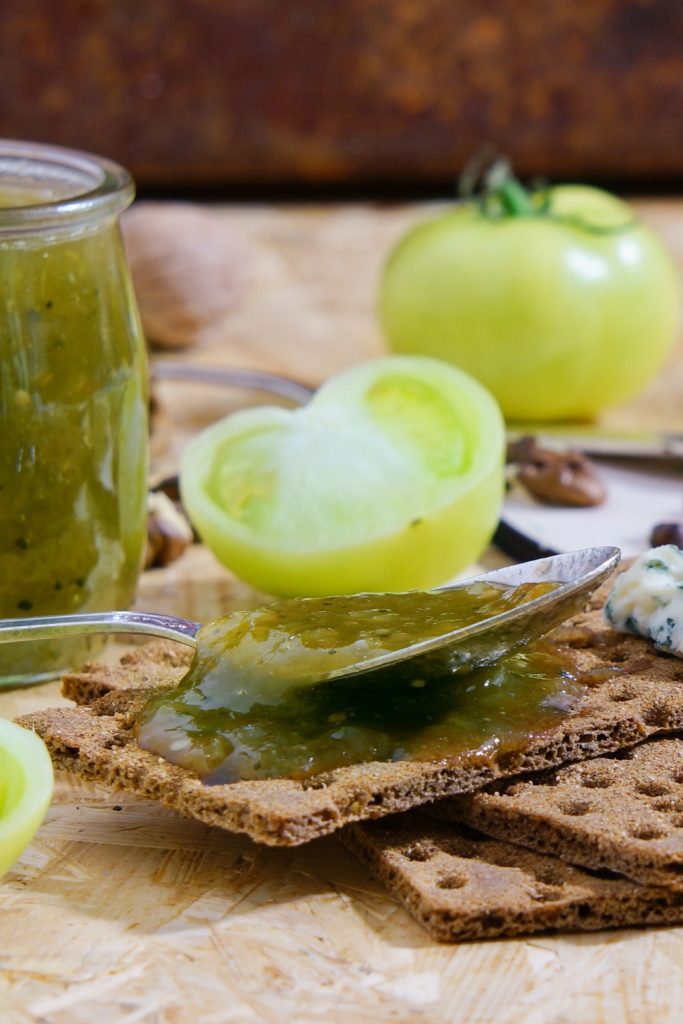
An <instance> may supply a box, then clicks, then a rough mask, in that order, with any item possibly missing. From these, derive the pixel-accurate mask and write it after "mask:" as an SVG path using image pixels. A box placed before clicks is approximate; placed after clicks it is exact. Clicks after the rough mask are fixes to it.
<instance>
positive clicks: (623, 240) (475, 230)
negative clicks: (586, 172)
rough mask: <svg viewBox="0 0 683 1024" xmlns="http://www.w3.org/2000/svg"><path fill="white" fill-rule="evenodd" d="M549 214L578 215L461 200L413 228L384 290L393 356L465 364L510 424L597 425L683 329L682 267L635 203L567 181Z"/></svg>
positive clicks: (383, 311)
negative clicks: (496, 214)
mask: <svg viewBox="0 0 683 1024" xmlns="http://www.w3.org/2000/svg"><path fill="white" fill-rule="evenodd" d="M551 209H552V211H553V213H554V214H555V216H556V217H559V218H562V217H566V218H568V220H566V221H562V220H561V219H555V218H549V217H543V216H507V217H500V218H492V217H490V216H486V215H485V214H484V213H483V212H482V211H481V210H480V208H479V207H478V206H477V205H476V204H474V203H467V204H463V205H461V206H459V207H457V208H455V209H454V210H453V211H452V212H449V213H447V214H446V215H445V216H441V217H439V218H437V219H435V220H433V221H430V222H427V223H425V224H422V225H420V226H418V227H417V228H415V229H414V230H413V231H412V232H410V233H409V234H408V235H407V236H406V237H405V238H404V239H403V241H402V242H400V243H399V245H398V247H397V248H396V249H395V250H394V252H393V254H392V255H391V257H390V259H389V261H388V263H387V266H386V268H385V273H384V277H383V281H382V284H381V289H380V300H379V307H380V318H381V321H382V325H383V328H384V331H385V334H386V338H387V341H388V343H389V346H390V348H391V349H392V350H393V351H394V352H401V353H410V352H412V353H420V354H423V355H431V356H435V357H437V358H440V359H444V360H448V361H450V362H452V363H454V364H456V365H457V366H459V367H460V368H461V369H463V370H465V371H467V372H468V373H470V374H472V376H474V377H475V378H477V379H478V380H480V381H481V382H482V383H483V384H484V385H485V386H486V387H487V388H489V390H490V391H491V392H492V393H493V394H494V395H495V397H496V398H497V399H498V401H499V403H500V405H501V408H502V410H503V413H504V415H505V416H506V418H508V419H534V420H542V419H570V418H578V419H581V418H590V417H592V416H594V415H595V414H596V413H597V412H599V411H600V409H602V408H603V407H605V406H607V405H612V404H615V403H618V402H622V401H625V400H626V399H628V398H630V397H632V396H633V395H635V394H636V393H637V392H638V391H640V390H641V389H642V388H643V387H644V385H645V384H646V383H647V381H648V380H649V379H650V378H651V377H652V376H654V374H655V373H656V372H657V371H658V370H659V369H660V367H661V366H662V363H663V362H664V359H665V358H666V355H667V353H668V351H669V349H670V347H671V345H672V342H673V340H674V338H675V334H676V329H677V326H678V318H679V307H680V286H679V280H678V275H677V272H676V269H675V267H674V265H673V263H672V261H671V259H670V257H669V255H668V253H667V252H666V250H665V249H664V247H663V245H662V243H661V242H660V241H659V239H658V238H657V236H656V235H655V234H654V233H653V232H652V231H651V230H650V229H649V228H648V227H647V226H645V225H644V224H641V223H639V222H637V221H635V220H634V219H633V213H632V211H631V210H630V208H629V207H628V206H627V205H626V204H625V203H622V202H621V201H620V200H619V199H617V198H616V197H614V196H611V195H609V194H608V193H606V192H602V191H601V190H599V189H594V188H590V187H588V186H579V185H566V186H559V187H557V188H556V189H554V190H553V191H552V193H551ZM571 218H579V219H580V220H581V221H583V222H585V223H587V224H589V225H591V226H593V225H594V226H595V230H590V229H589V228H587V227H585V226H582V225H581V224H579V223H573V222H572V221H571Z"/></svg>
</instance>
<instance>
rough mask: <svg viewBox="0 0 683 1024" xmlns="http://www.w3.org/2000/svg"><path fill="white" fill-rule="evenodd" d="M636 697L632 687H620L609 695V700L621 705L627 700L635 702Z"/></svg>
mask: <svg viewBox="0 0 683 1024" xmlns="http://www.w3.org/2000/svg"><path fill="white" fill-rule="evenodd" d="M637 696H638V694H637V693H636V691H635V690H634V689H633V688H632V687H630V686H620V687H619V689H617V690H615V691H614V693H611V694H610V699H611V700H613V701H614V702H615V703H617V704H622V703H624V702H625V701H627V700H635V698H636V697H637Z"/></svg>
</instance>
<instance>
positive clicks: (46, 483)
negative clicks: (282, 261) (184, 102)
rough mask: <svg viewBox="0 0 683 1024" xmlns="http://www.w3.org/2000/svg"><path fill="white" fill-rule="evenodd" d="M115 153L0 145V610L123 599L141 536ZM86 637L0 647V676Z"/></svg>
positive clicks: (45, 673)
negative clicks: (110, 157) (106, 157)
mask: <svg viewBox="0 0 683 1024" xmlns="http://www.w3.org/2000/svg"><path fill="white" fill-rule="evenodd" d="M132 198H133V183H132V180H131V178H130V175H129V174H128V173H127V172H126V171H125V170H123V168H121V167H118V166H117V165H115V164H112V163H110V162H109V161H107V160H102V159H99V158H96V157H93V156H89V155H87V154H84V153H77V152H73V151H71V150H65V149H60V148H57V147H52V146H43V145H33V144H29V143H17V142H0V618H11V617H16V616H31V615H48V614H53V613H62V612H85V611H92V610H106V609H115V608H125V607H126V606H127V605H129V604H130V603H131V602H132V600H133V598H134V595H135V587H136V581H137V577H138V573H139V569H140V565H141V558H142V552H143V546H144V541H145V533H146V529H145V523H146V491H147V384H146V366H145V354H144V347H143V339H142V333H141V329H140V324H139V319H138V315H137V311H136V307H135V300H134V297H133V292H132V287H131V281H130V277H129V273H128V267H127V264H126V259H125V255H124V251H123V245H122V241H121V235H120V231H119V224H118V219H119V215H120V213H121V212H122V210H124V209H125V208H126V207H127V206H128V205H129V204H130V202H131V201H132ZM91 653H92V641H86V640H83V641H80V640H69V641H59V642H45V643H42V644H34V643H21V644H16V643H15V644H7V645H0V685H5V686H7V685H20V684H23V683H29V682H30V683H33V682H38V681H40V680H42V679H47V678H50V677H53V676H55V675H58V674H59V673H60V672H61V671H62V670H64V669H66V668H69V667H74V666H79V665H80V664H81V663H82V662H83V661H84V660H86V659H87V657H88V656H89V655H90V654H91Z"/></svg>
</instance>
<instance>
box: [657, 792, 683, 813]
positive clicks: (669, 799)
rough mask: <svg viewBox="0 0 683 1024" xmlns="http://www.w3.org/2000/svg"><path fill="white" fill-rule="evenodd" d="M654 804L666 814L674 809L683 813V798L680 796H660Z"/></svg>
mask: <svg viewBox="0 0 683 1024" xmlns="http://www.w3.org/2000/svg"><path fill="white" fill-rule="evenodd" d="M652 806H653V807H654V809H655V810H656V811H662V812H663V813H664V814H672V813H673V812H674V811H675V812H677V813H679V814H683V799H681V797H680V796H660V797H658V798H657V799H656V800H653V801H652Z"/></svg>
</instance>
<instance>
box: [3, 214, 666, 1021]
mask: <svg viewBox="0 0 683 1024" xmlns="http://www.w3.org/2000/svg"><path fill="white" fill-rule="evenodd" d="M643 211H644V213H645V215H646V216H648V217H649V218H651V219H654V220H656V221H657V222H658V223H660V224H661V226H662V228H664V229H666V231H667V232H668V234H669V236H670V238H671V239H672V241H673V243H674V246H676V247H678V253H679V256H683V203H678V202H673V201H672V202H668V203H655V204H645V205H644V206H643ZM423 212H424V211H423V210H422V209H420V208H413V207H407V208H405V207H404V208H396V209H378V208H370V207H359V206H353V207H344V208H333V207H330V208H323V209H321V208H318V209H306V210H267V209H264V208H256V209H240V210H234V211H221V212H220V213H218V214H217V216H222V217H225V218H226V222H228V221H229V222H230V224H231V225H233V226H234V227H235V229H236V230H239V231H240V232H242V233H243V234H244V236H245V237H246V238H247V240H248V242H249V245H250V248H251V252H252V259H253V267H252V271H253V274H254V277H253V281H254V284H253V286H252V291H251V292H250V293H249V295H248V297H247V298H246V300H245V304H244V306H243V307H242V308H241V309H240V310H238V311H236V313H235V315H234V317H233V318H232V319H231V320H228V321H226V324H225V325H224V328H223V329H222V331H221V332H219V333H218V334H217V336H216V338H215V339H214V340H213V341H212V342H211V343H210V344H207V345H206V347H205V348H204V349H203V350H202V351H201V352H200V353H197V354H196V357H197V358H199V359H200V361H204V362H207V363H210V362H220V361H222V362H226V363H232V364H241V365H249V363H250V361H252V363H253V365H260V366H262V367H264V368H265V367H271V368H273V369H280V370H282V369H285V370H289V371H290V372H291V373H292V375H294V376H304V373H303V371H304V370H305V368H306V367H307V366H308V367H309V369H311V368H312V371H311V375H310V376H311V377H312V378H316V377H320V376H322V375H324V374H323V367H324V365H325V358H327V364H328V365H329V372H332V371H334V370H336V369H339V368H340V367H341V366H342V365H348V364H349V363H351V362H354V361H357V360H358V359H359V358H363V357H365V356H367V355H370V354H372V353H373V352H377V351H380V350H381V349H380V343H379V339H378V336H377V332H376V328H375V327H374V324H373V319H372V314H371V310H372V298H373V294H374V284H375V280H376V273H377V270H378V268H379V266H380V263H381V259H382V258H383V256H384V254H385V252H386V249H387V246H388V245H389V244H390V242H391V241H392V240H393V239H394V238H395V237H396V236H397V235H398V234H399V233H400V232H401V230H403V228H404V226H405V225H406V224H407V223H409V222H412V221H414V220H415V219H416V218H417V217H418V216H421V215H422V214H423ZM316 254H317V256H316ZM339 267H343V268H345V270H344V274H345V277H346V280H344V281H342V280H340V279H339V278H338V277H337V276H336V275H337V274H338V268H339ZM349 275H352V276H353V283H352V284H351V286H350V287H349V286H348V276H349ZM284 310H287V316H284V315H283V311H284ZM269 345H270V348H271V358H270V361H269V359H268V357H267V351H268V346H269ZM288 350H289V351H290V353H291V355H290V358H289V360H288V359H287V358H286V353H287V351H288ZM307 351H308V353H309V355H310V360H309V361H307ZM252 357H253V360H252ZM682 381H683V363H682V362H681V360H680V359H677V360H675V361H674V362H673V363H672V365H671V368H670V369H669V371H668V372H667V373H666V374H663V375H662V377H661V378H660V379H659V381H658V382H656V383H655V385H654V386H653V387H652V388H651V389H650V390H649V392H648V393H647V394H646V395H645V396H643V397H642V398H641V399H639V400H638V402H637V403H634V404H633V405H632V406H631V407H630V409H628V408H627V409H624V410H620V411H618V412H617V413H615V414H613V418H614V419H615V420H616V421H619V420H620V418H621V420H623V421H624V422H636V421H642V420H643V419H648V418H649V420H650V421H651V422H652V421H657V422H658V421H659V420H658V418H659V419H662V418H666V417H667V416H668V417H669V418H668V420H667V425H669V426H671V425H674V423H673V418H674V416H677V417H678V418H679V419H680V417H681V395H682V394H683V388H682V387H681V382H682ZM163 400H164V402H165V403H166V405H167V412H168V414H169V427H168V431H169V432H168V437H167V438H166V443H165V444H164V445H163V446H162V447H163V458H164V459H165V460H166V464H167V466H171V465H172V462H173V459H174V457H175V453H176V452H177V448H178V446H179V444H180V442H181V440H182V438H183V437H184V436H186V435H187V433H189V432H191V431H192V430H193V429H196V427H197V426H199V425H201V423H202V422H203V421H204V420H206V419H208V418H211V417H213V416H215V415H217V414H218V413H219V412H221V411H223V406H228V405H230V404H231V403H234V402H235V396H234V395H232V396H229V395H225V394H222V393H221V394H216V395H214V396H213V397H212V399H211V400H210V401H208V400H207V399H206V396H204V398H203V399H202V395H201V393H199V392H197V391H196V390H192V389H189V388H186V387H185V386H182V385H178V384H173V385H171V384H168V385H166V386H165V388H164V392H163ZM160 458H161V456H160ZM501 561H502V559H501V556H500V555H499V554H497V553H496V552H494V551H490V552H488V553H487V554H486V555H485V557H484V559H483V565H485V566H486V567H490V566H493V565H496V564H500V563H501ZM258 601H259V595H258V594H256V593H254V592H253V591H251V590H250V589H249V588H248V587H246V586H245V585H243V584H240V583H238V582H237V581H235V580H234V579H233V578H232V577H231V576H230V575H229V574H228V573H227V572H226V571H225V570H223V569H222V568H221V567H220V566H218V565H217V563H216V562H215V561H214V560H213V558H212V557H211V556H210V555H209V554H208V553H207V552H206V551H204V550H203V549H202V548H195V549H193V550H192V551H191V552H190V553H189V554H188V555H186V556H185V557H184V558H183V559H182V560H181V561H180V562H178V563H176V564H175V565H173V566H171V567H169V568H168V569H165V570H159V571H155V572H151V573H147V574H146V575H145V577H144V578H143V580H142V583H141V589H140V599H139V605H140V606H141V607H146V608H150V609H157V610H160V611H169V612H175V613H177V614H180V615H187V616H189V617H193V618H198V619H208V618H211V617H213V616H215V615H217V614H220V613H221V612H224V611H227V610H229V609H231V608H233V607H237V606H238V605H244V604H248V603H257V602H258ZM116 653H117V652H116V649H115V648H113V649H111V650H110V652H109V656H110V657H113V656H115V654H116ZM61 700H62V698H60V697H59V695H58V687H57V685H56V684H48V685H45V686H42V687H38V688H34V689H30V690H24V691H12V692H8V693H4V694H0V715H2V716H5V717H13V716H14V715H16V714H18V713H21V712H24V711H29V710H33V709H36V708H39V707H45V706H48V705H51V704H55V703H59V702H61ZM0 894H1V897H2V912H1V913H0V1020H1V1021H2V1024H28V1022H30V1024H94V1022H97V1024H257V1022H268V1024H272V1022H280V1021H283V1022H285V1021H286V1022H288V1024H319V1022H321V1021H325V1022H328V1024H337V1022H339V1024H342V1022H343V1024H349V1022H354V1024H355V1022H359V1024H384V1022H386V1024H389V1022H392V1024H407V1022H424V1024H447V1022H448V1024H451V1022H453V1021H455V1020H458V1021H463V1022H467V1024H490V1022H493V1021H495V1022H496V1024H541V1022H547V1024H551V1022H552V1024H573V1022H576V1021H580V1022H581V1024H602V1022H605V1024H606V1022H608V1021H609V1022H610V1024H615V1022H619V1021H628V1022H633V1024H648V1022H652V1024H654V1022H661V1021H667V1020H671V1021H673V1020H677V1019H680V1015H681V1012H683V929H679V928H668V929H648V930H646V931H638V930H629V931H613V932H602V933H599V934H593V935H590V934H589V935H583V936H569V935H567V936H559V937H558V936H555V937H547V936H543V937H540V938H531V939H528V940H526V941H525V940H515V941H509V942H506V941H497V942H486V943H466V944H462V945H459V946H443V945H438V944H437V943H435V942H433V941H432V940H431V939H430V938H429V937H428V936H427V934H426V933H425V932H424V931H423V930H422V928H420V927H419V926H418V925H417V924H415V923H414V922H413V921H412V919H411V918H410V917H409V916H408V914H407V913H406V912H405V911H404V910H403V909H402V908H401V907H400V906H399V905H398V904H397V903H396V902H395V901H394V900H393V899H392V898H391V897H389V896H388V895H387V893H386V892H385V891H384V889H383V888H382V887H381V886H379V885H378V884H377V883H375V882H374V881H373V880H372V879H371V878H370V877H369V875H368V873H367V871H366V869H365V868H364V867H362V866H361V865H360V864H359V863H357V862H356V861H355V859H354V858H353V856H352V855H351V854H350V853H348V852H347V851H346V850H345V849H344V848H343V847H342V845H341V844H340V843H339V842H338V840H336V839H335V838H334V837H332V838H328V839H324V840H320V841H318V842H315V843H311V844H309V845H307V846H304V847H300V848H297V849H294V850H271V849H267V848H265V847H259V846H256V845H255V844H253V843H251V842H250V841H249V840H247V839H242V838H239V837H235V836H231V835H228V834H224V833H223V832H221V831H220V830H217V829H210V828H208V827H205V826H203V825H200V824H198V823H195V822H192V821H187V820H185V819H182V818H180V817H178V816H176V815H174V814H171V813H169V812H167V811H164V810H163V809H161V808H159V807H157V806H155V805H153V804H150V803H147V802H143V801H139V800H134V799H131V798H130V797H127V796H126V797H122V796H121V795H120V794H115V793H108V792H106V791H104V790H103V789H101V788H99V787H97V786H94V785H89V784H85V783H81V782H78V781H77V780H73V779H69V778H66V777H63V778H60V779H59V780H58V784H57V791H56V795H55V800H54V803H53V806H52V808H51V809H50V811H49V814H48V816H47V819H46V821H45V823H44V825H43V826H42V828H41V829H40V831H39V833H38V835H37V837H36V839H35V840H34V842H33V843H32V844H31V845H30V846H29V848H28V849H27V850H26V851H25V852H24V854H23V856H22V857H21V858H20V860H19V862H18V863H17V864H16V866H15V867H14V869H13V870H12V871H11V872H10V873H9V874H8V875H7V876H5V878H4V879H3V880H2V881H1V882H0Z"/></svg>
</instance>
